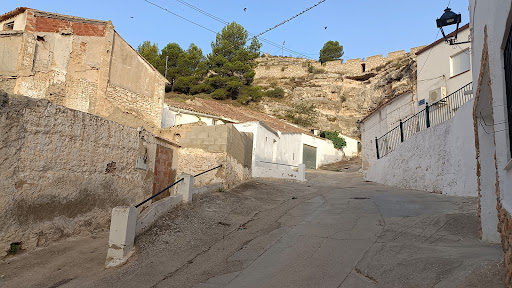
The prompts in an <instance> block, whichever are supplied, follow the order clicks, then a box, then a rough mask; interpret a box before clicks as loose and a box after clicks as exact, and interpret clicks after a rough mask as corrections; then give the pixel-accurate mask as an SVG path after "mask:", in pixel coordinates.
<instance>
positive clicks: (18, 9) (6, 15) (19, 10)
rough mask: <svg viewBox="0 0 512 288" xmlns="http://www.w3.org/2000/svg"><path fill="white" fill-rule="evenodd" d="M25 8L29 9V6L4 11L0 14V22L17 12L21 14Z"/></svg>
mask: <svg viewBox="0 0 512 288" xmlns="http://www.w3.org/2000/svg"><path fill="white" fill-rule="evenodd" d="M27 9H29V8H27V7H18V8H16V9H14V10H12V11H9V12H7V13H4V14H2V15H0V22H1V21H4V20H7V19H9V18H12V17H14V16H16V15H18V14H21V13H23V12H25V10H27Z"/></svg>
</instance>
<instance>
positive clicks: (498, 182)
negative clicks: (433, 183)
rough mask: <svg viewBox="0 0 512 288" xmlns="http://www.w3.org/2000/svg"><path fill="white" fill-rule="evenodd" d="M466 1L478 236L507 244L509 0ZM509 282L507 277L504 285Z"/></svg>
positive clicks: (510, 197) (511, 89)
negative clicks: (470, 37) (479, 220)
mask: <svg viewBox="0 0 512 288" xmlns="http://www.w3.org/2000/svg"><path fill="white" fill-rule="evenodd" d="M469 2H470V16H471V30H472V31H473V37H472V38H473V40H472V43H471V44H472V47H471V49H472V54H473V60H474V62H473V79H474V81H475V83H474V87H475V89H474V90H475V107H474V119H475V121H474V126H475V132H476V133H475V134H476V135H475V137H476V139H477V141H476V143H477V145H476V150H477V153H476V154H477V156H478V158H477V161H478V165H477V175H476V176H477V177H478V180H479V181H478V183H479V185H478V191H479V194H480V195H479V196H480V198H479V200H480V201H479V206H480V211H481V212H480V217H481V221H482V223H481V224H482V238H483V240H486V241H490V242H496V243H498V242H500V232H501V242H502V243H507V244H508V243H510V241H512V236H511V228H510V227H509V226H510V223H512V222H510V221H511V219H512V218H511V216H510V214H511V213H512V32H511V30H512V9H511V6H512V4H511V1H509V0H506V1H505V0H501V1H499V0H487V1H481V0H480V1H479V0H470V1H469ZM496 208H498V209H496ZM507 223H509V224H508V225H507ZM496 227H498V229H496ZM503 248H504V250H505V252H506V254H505V255H506V256H505V257H506V259H505V263H506V265H505V266H506V269H507V273H508V275H507V279H510V277H509V276H512V263H511V262H510V260H512V259H510V258H511V257H512V256H511V254H510V252H511V251H510V247H509V245H506V246H504V247H503ZM511 285H512V284H511V283H510V281H509V283H507V287H510V286H511Z"/></svg>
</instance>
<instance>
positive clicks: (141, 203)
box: [135, 164, 222, 208]
mask: <svg viewBox="0 0 512 288" xmlns="http://www.w3.org/2000/svg"><path fill="white" fill-rule="evenodd" d="M221 167H222V164H221V165H219V166H217V167H214V168H212V169H209V170H206V171H204V172H201V173H199V174H196V175H194V177H198V176H201V175H203V174H205V173H208V172H210V171H213V170H215V169H219V168H221ZM181 181H183V178H181V179H180V180H178V181H176V182H174V183H172V184H171V185H169V186H167V187H165V188H164V189H163V190H162V191H160V192H158V193H156V194H155V195H153V196H151V197H149V198H147V199H146V200H144V201H142V202H140V203H139V204H137V205H135V208H139V207H140V206H141V205H143V204H144V203H146V202H148V201H150V200H151V199H153V198H155V197H157V196H158V195H160V194H162V193H164V192H165V191H167V190H169V189H171V188H172V187H173V186H174V185H176V184H178V183H180V182H181Z"/></svg>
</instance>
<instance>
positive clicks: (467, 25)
mask: <svg viewBox="0 0 512 288" xmlns="http://www.w3.org/2000/svg"><path fill="white" fill-rule="evenodd" d="M468 28H469V23H468V24H466V25H464V26H462V27H460V28H459V33H460V32H462V31H464V30H466V29H468ZM454 35H455V31H453V32H452V33H450V34H448V35H446V37H448V38H449V37H452V36H454ZM441 42H444V38H441V39H439V40H437V41H436V42H434V43H432V44H430V45H427V46H425V47H424V48H423V49H421V50H420V51H418V52H416V55H420V54H421V53H423V52H425V51H428V50H429V49H430V48H432V47H434V46H436V45H437V44H439V43H441Z"/></svg>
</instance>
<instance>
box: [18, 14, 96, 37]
mask: <svg viewBox="0 0 512 288" xmlns="http://www.w3.org/2000/svg"><path fill="white" fill-rule="evenodd" d="M27 25H29V26H28V27H27V30H29V31H36V32H53V33H61V32H66V33H71V34H73V35H76V36H98V37H103V36H104V35H105V25H101V24H92V23H80V22H72V21H66V20H62V19H55V18H48V17H43V16H32V17H27ZM29 27H30V28H29Z"/></svg>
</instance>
